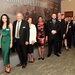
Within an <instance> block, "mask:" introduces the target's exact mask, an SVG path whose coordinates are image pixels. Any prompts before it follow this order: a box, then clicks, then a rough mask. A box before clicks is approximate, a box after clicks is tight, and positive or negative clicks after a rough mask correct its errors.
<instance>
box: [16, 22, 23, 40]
mask: <svg viewBox="0 0 75 75" xmlns="http://www.w3.org/2000/svg"><path fill="white" fill-rule="evenodd" d="M21 22H22V21H19V22H18V21H17V23H16V32H15V38H17V39H19V38H20V37H17V28H19V30H20V26H21ZM18 23H19V26H18Z"/></svg>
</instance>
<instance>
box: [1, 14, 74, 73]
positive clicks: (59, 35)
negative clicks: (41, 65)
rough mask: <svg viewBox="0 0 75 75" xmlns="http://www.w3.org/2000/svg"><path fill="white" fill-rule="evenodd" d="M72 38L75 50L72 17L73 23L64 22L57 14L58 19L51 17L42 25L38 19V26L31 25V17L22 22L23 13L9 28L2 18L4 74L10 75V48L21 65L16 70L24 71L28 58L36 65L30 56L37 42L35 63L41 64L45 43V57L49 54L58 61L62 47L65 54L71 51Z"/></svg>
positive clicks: (6, 21)
mask: <svg viewBox="0 0 75 75" xmlns="http://www.w3.org/2000/svg"><path fill="white" fill-rule="evenodd" d="M72 35H73V45H74V47H75V17H74V20H71V19H69V18H65V17H64V15H62V14H61V13H58V15H56V14H55V13H53V14H52V17H51V20H49V21H48V22H47V23H45V22H44V21H43V17H42V16H39V17H38V22H37V24H33V20H32V17H28V19H27V21H25V20H23V15H22V13H17V15H16V21H14V22H13V24H11V23H10V20H9V17H8V15H7V14H3V15H2V16H1V19H0V45H1V46H0V47H1V49H2V55H3V62H4V65H5V72H6V73H10V70H11V69H10V48H12V47H14V45H15V49H16V51H17V53H18V57H19V59H20V63H19V64H17V65H16V66H18V67H19V66H21V67H22V68H23V69H24V68H25V67H26V66H27V61H28V56H29V63H33V62H34V61H35V58H34V54H33V53H34V44H35V43H36V42H37V45H38V51H39V58H38V60H44V47H45V43H46V42H48V54H47V57H50V56H51V53H52V50H54V54H55V55H56V56H57V57H59V56H60V54H61V49H62V43H63V44H64V45H65V48H66V49H67V50H68V48H71V40H72Z"/></svg>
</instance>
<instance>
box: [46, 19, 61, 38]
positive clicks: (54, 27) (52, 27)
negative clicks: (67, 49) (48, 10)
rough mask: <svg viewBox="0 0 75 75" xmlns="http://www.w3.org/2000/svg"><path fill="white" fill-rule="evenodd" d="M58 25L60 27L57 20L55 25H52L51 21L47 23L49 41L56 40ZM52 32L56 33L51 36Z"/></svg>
mask: <svg viewBox="0 0 75 75" xmlns="http://www.w3.org/2000/svg"><path fill="white" fill-rule="evenodd" d="M59 25H60V22H59V21H58V20H56V23H55V25H53V22H52V19H51V20H49V21H48V22H47V29H48V36H49V38H50V39H52V38H56V39H57V38H58V33H59V31H60V26H59ZM52 30H56V31H57V33H56V34H54V35H53V34H52V33H51V31H52Z"/></svg>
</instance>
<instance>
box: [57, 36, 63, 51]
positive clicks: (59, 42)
mask: <svg viewBox="0 0 75 75" xmlns="http://www.w3.org/2000/svg"><path fill="white" fill-rule="evenodd" d="M62 40H63V38H62V36H59V38H58V46H57V47H58V52H61V49H62Z"/></svg>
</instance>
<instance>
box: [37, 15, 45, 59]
mask: <svg viewBox="0 0 75 75" xmlns="http://www.w3.org/2000/svg"><path fill="white" fill-rule="evenodd" d="M36 27H37V43H38V50H39V55H40V57H39V58H38V60H40V59H42V60H44V45H45V23H44V21H43V17H42V16H39V17H38V23H37V25H36Z"/></svg>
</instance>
